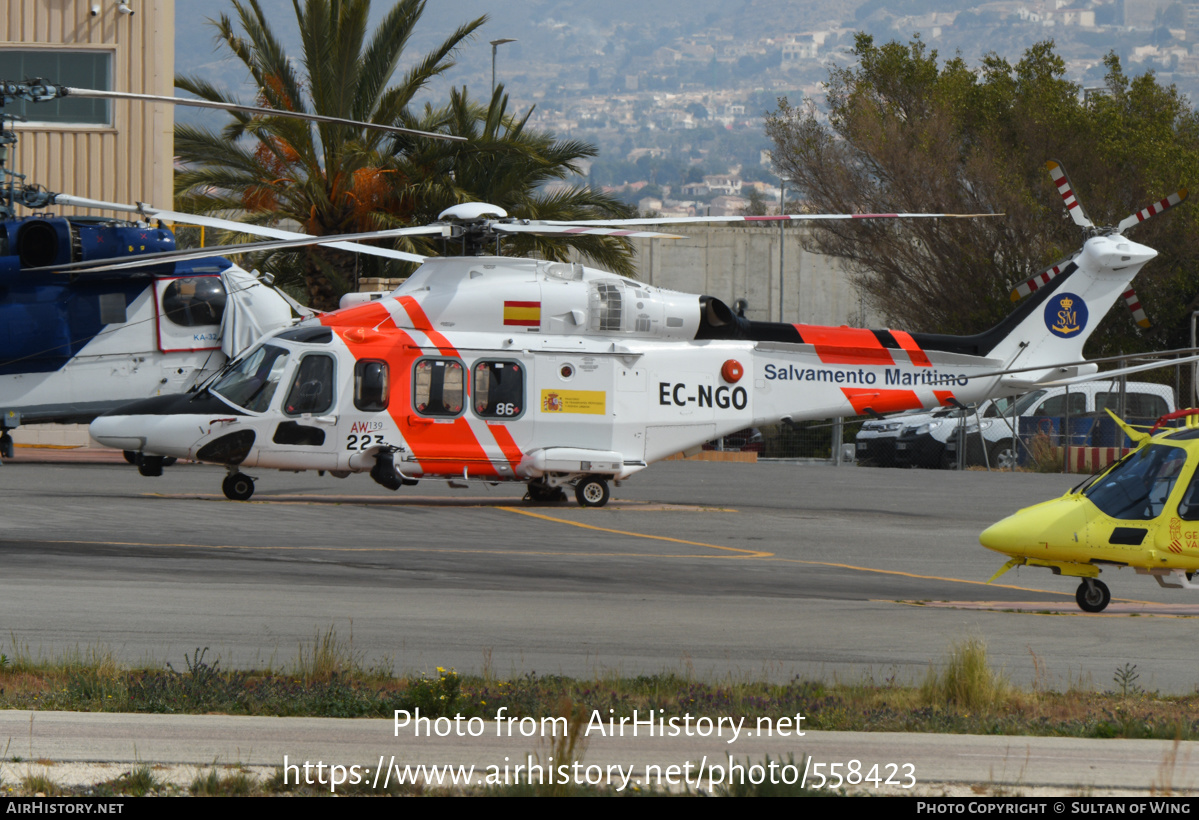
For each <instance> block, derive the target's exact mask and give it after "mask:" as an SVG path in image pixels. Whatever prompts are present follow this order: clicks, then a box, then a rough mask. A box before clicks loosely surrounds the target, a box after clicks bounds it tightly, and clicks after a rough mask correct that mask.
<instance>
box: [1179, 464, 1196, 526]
mask: <svg viewBox="0 0 1199 820" xmlns="http://www.w3.org/2000/svg"><path fill="white" fill-rule="evenodd" d="M1178 517H1179V518H1181V519H1182V520H1183V521H1199V470H1195V475H1194V477H1193V478H1191V483H1190V484H1188V485H1187V488H1186V491H1185V492H1184V493H1183V494H1182V499H1181V500H1180V501H1179V502H1178Z"/></svg>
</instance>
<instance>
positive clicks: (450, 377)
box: [412, 359, 466, 416]
mask: <svg viewBox="0 0 1199 820" xmlns="http://www.w3.org/2000/svg"><path fill="white" fill-rule="evenodd" d="M462 370H463V368H462V363H461V362H459V361H454V360H450V359H422V360H421V361H419V362H417V363H416V367H415V368H413V371H414V381H415V384H414V389H413V391H412V402H413V405H414V406H415V407H416V412H418V413H420V414H421V415H422V416H456V415H458V414H459V413H461V412H462V403H463V397H464V396H465V393H466V389H465V388H466V380H465V379H464V378H463V373H462Z"/></svg>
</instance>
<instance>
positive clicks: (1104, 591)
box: [1074, 578, 1112, 612]
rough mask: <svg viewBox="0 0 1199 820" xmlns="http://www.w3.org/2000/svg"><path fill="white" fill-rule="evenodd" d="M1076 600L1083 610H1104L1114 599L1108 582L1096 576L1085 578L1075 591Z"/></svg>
mask: <svg viewBox="0 0 1199 820" xmlns="http://www.w3.org/2000/svg"><path fill="white" fill-rule="evenodd" d="M1074 600H1076V601H1078V607H1079V609H1081V610H1082V611H1083V612H1102V611H1103V610H1105V609H1107V605H1108V604H1109V603H1110V602H1111V600H1112V593H1111V590H1109V589H1108V588H1107V584H1105V583H1103V582H1102V581H1098V580H1096V579H1094V578H1085V579H1083V582H1082V583H1081V584H1079V585H1078V591H1077V592H1075V593H1074Z"/></svg>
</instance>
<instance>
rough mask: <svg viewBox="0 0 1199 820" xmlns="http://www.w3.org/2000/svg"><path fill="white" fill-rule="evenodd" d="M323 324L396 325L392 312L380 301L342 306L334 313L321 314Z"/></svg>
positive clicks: (331, 325) (347, 325)
mask: <svg viewBox="0 0 1199 820" xmlns="http://www.w3.org/2000/svg"><path fill="white" fill-rule="evenodd" d="M321 324H322V325H325V326H326V327H370V328H377V327H379V326H380V325H383V324H387V325H390V326H391V327H395V322H393V321H392V319H391V314H390V313H388V312H387V308H385V307H383V305H382V304H381V303H379V302H367V303H366V304H364V305H354V307H348V308H342V309H341V310H335V311H333V312H332V313H325V314H322V315H321Z"/></svg>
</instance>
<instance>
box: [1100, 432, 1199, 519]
mask: <svg viewBox="0 0 1199 820" xmlns="http://www.w3.org/2000/svg"><path fill="white" fill-rule="evenodd" d="M1186 460H1187V459H1186V450H1183V449H1182V448H1181V447H1170V446H1167V445H1164V444H1151V445H1149V446H1148V447H1145V448H1144V449H1142V450H1139V451H1137V452H1136V453H1134V454H1133V455H1132V456H1130V457H1129V458H1128V459H1126V460H1124V461H1122V462H1120V463H1119V464H1118V465H1116V467H1115V468H1114V469H1113V470H1112V471H1111V472H1109V473H1108V474H1107V475H1105V476H1103V477H1101V478H1100V479H1099V480H1097V481H1096V482H1095V483H1093V484H1092V485H1091V486H1090V487H1088V488H1087V489H1086V490H1085V494H1086V496H1087V498H1089V499H1090V500H1091V503H1092V504H1094V505H1095V506H1096V507H1098V508H1099V509H1100V510H1101V511H1103V512H1104V513H1106V514H1107V515H1110V516H1111V517H1112V518H1119V519H1122V520H1124V521H1148V520H1149V519H1151V518H1157V517H1158V516H1159V515H1161V513H1162V510H1163V509H1164V508H1165V505H1166V499H1167V498H1169V497H1170V491H1171V490H1173V489H1174V483H1175V482H1176V481H1178V474H1179V473H1180V472H1181V471H1182V468H1183V466H1185V465H1186Z"/></svg>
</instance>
